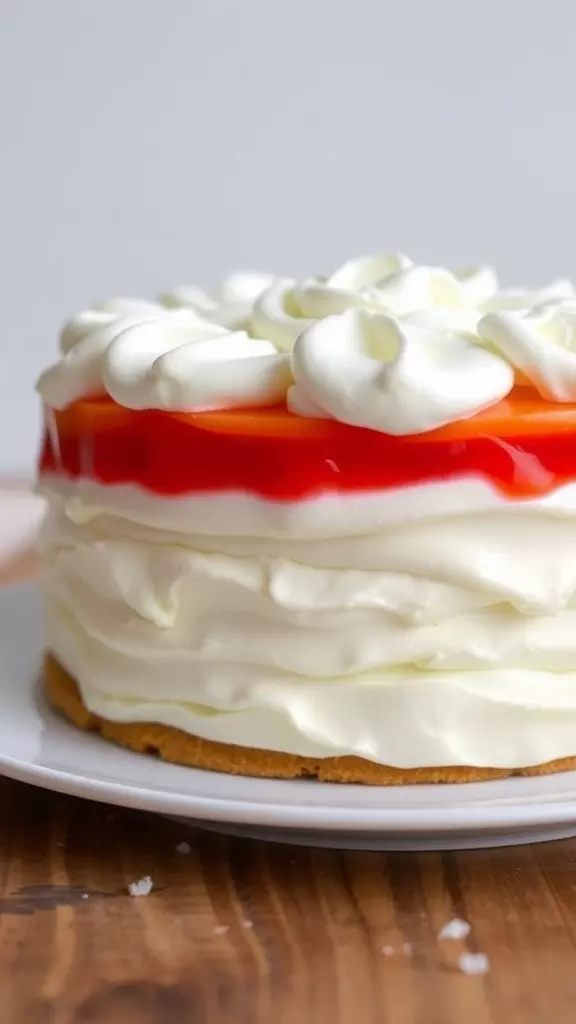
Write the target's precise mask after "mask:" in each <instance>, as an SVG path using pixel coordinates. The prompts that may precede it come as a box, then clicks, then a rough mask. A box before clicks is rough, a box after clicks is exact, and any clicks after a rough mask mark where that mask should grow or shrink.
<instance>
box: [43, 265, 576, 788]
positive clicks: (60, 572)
mask: <svg viewBox="0 0 576 1024" xmlns="http://www.w3.org/2000/svg"><path fill="white" fill-rule="evenodd" d="M38 387H39V392H40V395H41V396H42V400H43V403H44V409H45V432H44V440H43V446H42V452H41V457H40V464H39V484H38V486H39V489H40V491H41V493H42V494H43V495H45V496H46V498H47V500H48V506H49V512H48V516H47V519H46V523H45V526H44V530H43V535H42V540H41V553H42V565H43V570H42V588H43V594H44V600H45V616H46V635H47V655H46V662H45V677H44V678H45V686H46V690H47V693H48V695H49V698H50V700H51V701H52V703H53V704H54V705H55V706H56V707H57V708H59V709H60V710H61V711H63V712H64V714H65V715H67V716H68V717H69V718H70V719H72V721H73V722H75V723H76V724H77V725H78V726H80V727H81V728H84V729H93V730H99V731H100V732H101V733H102V734H103V735H104V736H105V737H107V738H109V739H111V740H114V741H116V742H118V743H120V744H124V745H126V746H128V747H131V748H133V749H134V750H137V751H143V752H149V753H154V754H158V755H160V756H162V757H164V758H166V759H168V760H171V761H174V762H178V763H181V764H185V765H193V766H197V767H202V768H210V769H216V770H221V771H226V772H236V773H245V774H251V775H263V776H277V777H295V776H300V775H311V776H316V777H318V778H320V779H323V780H326V781H355V782H368V783H374V784H386V783H403V782H419V781H430V782H437V781H467V780H472V779H483V778H492V777H498V776H505V775H509V774H515V773H520V774H525V773H539V772H548V771H556V770H561V769H564V768H567V767H572V766H574V764H576V600H575V593H576V293H575V291H574V289H573V288H572V286H571V285H570V284H569V283H568V282H565V281H558V282H555V283H553V284H552V285H550V286H548V287H546V288H543V289H540V290H538V291H534V292H530V291H525V290H521V289H516V290H502V289H501V288H500V287H499V285H498V282H497V279H496V276H495V274H494V273H493V272H492V271H491V270H489V269H485V268H480V269H467V270H462V271H450V270H446V269H442V268H434V267H423V266H418V265H415V264H414V263H412V262H411V261H410V260H409V259H407V258H406V257H404V256H388V255H378V256H371V257H365V258H362V259H358V260H353V261H351V262H349V263H347V264H345V265H344V266H343V267H341V268H340V269H338V270H336V271H335V273H333V274H332V275H331V276H328V277H315V278H309V279H305V280H302V281H297V280H292V279H284V278H277V277H274V276H272V275H258V274H236V275H233V276H232V277H231V278H229V279H228V280H227V281H225V282H224V284H223V286H222V288H221V289H220V291H219V292H217V293H215V294H212V295H209V294H206V293H204V292H202V291H201V290H199V289H197V288H190V287H184V288H180V289H177V290H175V291H173V292H171V293H168V294H164V295H162V296H161V297H160V298H159V299H158V300H156V301H144V300H142V301H140V300H128V299H115V300H111V301H109V302H106V303H103V304H101V305H99V306H96V307H94V308H93V309H90V310H87V311H85V312H82V313H80V314H79V315H78V316H76V317H74V318H73V319H72V320H71V321H70V322H69V323H67V324H66V326H65V327H64V329H63V331H62V334H61V339H60V357H59V359H58V361H57V362H56V363H55V365H53V366H52V367H50V368H49V369H48V370H47V371H46V372H45V373H44V374H42V376H41V378H40V381H39V385H38Z"/></svg>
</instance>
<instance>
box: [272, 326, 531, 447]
mask: <svg viewBox="0 0 576 1024" xmlns="http://www.w3.org/2000/svg"><path fill="white" fill-rule="evenodd" d="M292 372H293V374H294V380H295V384H294V386H293V387H292V388H291V389H290V391H289V392H288V408H289V409H291V410H292V412H295V413H297V414H299V415H304V416H328V417H333V418H334V419H337V420H341V421H342V422H343V423H350V424H352V425H354V426H363V427H370V428H371V429H373V430H379V431H382V432H384V433H387V434H402V435H407V434H414V433H420V432H422V431H426V430H432V429H434V427H440V426H442V425H443V424H445V423H450V422H451V421H452V420H457V419H464V418H466V417H468V416H473V415H474V413H476V412H478V411H479V410H481V409H484V408H486V407H487V406H490V405H493V404H494V402H497V401H499V400H500V399H501V398H503V397H504V396H505V395H507V394H508V392H509V391H510V390H511V388H512V385H513V384H514V372H513V370H512V368H511V366H510V365H509V364H508V363H507V362H505V361H504V359H501V358H500V357H499V356H497V355H493V354H492V353H490V352H487V351H486V350H484V349H483V348H481V347H480V346H478V345H476V344H475V343H474V342H472V341H469V340H467V339H465V338H461V337H457V336H455V335H451V334H444V335H440V334H439V332H438V330H434V329H426V328H423V327H420V326H418V325H416V324H413V323H406V322H404V323H402V322H400V321H398V320H396V319H394V318H393V317H391V316H387V315H385V314H382V313H375V312H372V311H370V310H364V309H351V310H348V312H346V313H343V314H342V315H341V316H334V317H327V318H326V319H324V320H319V321H318V322H316V323H314V324H313V325H312V326H311V327H309V328H308V329H307V330H306V331H305V332H304V334H302V335H301V336H300V338H299V339H298V341H297V342H296V345H295V347H294V351H293V353H292Z"/></svg>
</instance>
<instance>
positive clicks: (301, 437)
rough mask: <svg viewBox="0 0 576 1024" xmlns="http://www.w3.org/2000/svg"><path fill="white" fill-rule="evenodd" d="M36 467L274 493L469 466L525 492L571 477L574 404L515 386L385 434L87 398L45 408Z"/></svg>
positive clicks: (353, 486)
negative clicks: (490, 401) (448, 416)
mask: <svg viewBox="0 0 576 1024" xmlns="http://www.w3.org/2000/svg"><path fill="white" fill-rule="evenodd" d="M40 471H41V472H45V473H49V472H56V473H64V474H65V475H67V476H71V477H88V478H91V479H93V480H96V481H98V482H100V483H104V484H137V485H139V486H141V487H143V488H145V489H146V490H149V491H152V492H155V493H156V494H162V495H181V494H188V493H191V492H194V491H217V490H244V491H248V492H251V493H254V494H258V495H261V496H263V497H268V498H275V499H278V500H296V499H299V498H305V497H308V496H311V495H314V494H317V493H320V492H322V491H326V490H330V491H332V492H334V491H343V492H350V491H365V490H377V489H378V490H382V489H387V488H396V487H402V486H407V485H410V484H415V483H426V482H432V481H437V480H445V479H450V478H456V477H462V476H470V475H479V476H482V477H484V478H486V479H488V480H490V481H492V483H493V484H494V486H495V487H497V488H498V489H499V490H500V491H502V492H503V493H505V494H506V495H508V496H510V497H520V498H521V497H530V496H532V495H536V494H543V493H546V492H548V491H552V490H554V489H555V488H557V487H559V486H560V485H561V484H563V483H566V482H568V481H571V480H576V405H560V404H556V403H550V402H545V401H544V400H543V399H541V398H539V397H538V396H537V394H536V393H535V392H534V391H532V390H531V389H528V388H517V389H515V391H514V392H513V393H512V395H511V396H510V397H509V398H507V399H506V400H505V401H503V402H500V403H498V405H495V406H493V407H492V408H491V409H488V410H487V411H486V412H484V413H481V414H479V415H477V416H475V417H473V418H472V419H469V420H461V421H459V422H457V423H453V424H450V425H449V426H448V427H443V428H442V429H440V430H435V431H431V432H429V433H427V434H419V435H413V436H411V437H390V436H389V435H386V434H381V433H378V432H376V431H373V430H365V429H362V428H359V427H350V426H347V425H346V424H342V423H337V422H334V421H329V420H314V419H305V418H302V417H298V416H293V415H291V414H290V413H289V412H287V410H286V409H284V408H283V407H282V408H280V407H278V408H274V409H256V410H242V411H239V410H235V411H226V412H217V413H186V414H185V413H167V412H159V411H155V410H146V411H137V412H135V411H133V410H130V409H124V408H122V407H121V406H118V405H116V404H115V403H114V402H112V401H111V400H109V399H97V400H87V401H82V402H76V403H75V404H74V405H72V406H69V407H68V408H67V409H65V410H62V411H48V412H47V429H46V432H45V438H44V444H43V450H42V454H41V458H40Z"/></svg>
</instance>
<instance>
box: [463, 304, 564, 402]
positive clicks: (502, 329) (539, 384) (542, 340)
mask: <svg viewBox="0 0 576 1024" xmlns="http://www.w3.org/2000/svg"><path fill="white" fill-rule="evenodd" d="M478 330H479V332H480V335H481V337H482V338H484V339H485V340H486V341H488V342H491V344H492V345H493V346H494V348H495V349H496V350H497V351H498V352H500V353H501V354H502V355H503V356H504V357H505V358H506V359H508V360H509V361H510V363H512V364H513V365H514V366H516V367H518V369H519V370H521V371H522V373H523V374H524V375H525V376H526V377H527V378H528V379H529V380H530V381H532V383H533V384H534V385H535V387H536V388H537V389H538V391H539V392H540V394H541V395H543V396H544V398H548V399H550V400H551V401H553V402H574V401H576V298H575V299H574V301H572V302H569V301H566V302H564V303H561V304H557V303H550V302H549V303H546V304H544V305H542V306H537V307H535V308H534V309H530V310H527V311H525V312H516V313H511V312H509V313H489V314H488V315H487V316H485V317H483V319H482V320H481V321H480V323H479V326H478Z"/></svg>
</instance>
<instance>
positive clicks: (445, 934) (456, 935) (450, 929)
mask: <svg viewBox="0 0 576 1024" xmlns="http://www.w3.org/2000/svg"><path fill="white" fill-rule="evenodd" d="M469 934H470V925H469V924H468V921H463V920H462V918H460V917H454V918H452V920H451V921H448V923H447V924H445V925H444V927H443V928H441V929H440V931H439V932H438V938H439V939H465V938H466V936H467V935H469Z"/></svg>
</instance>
